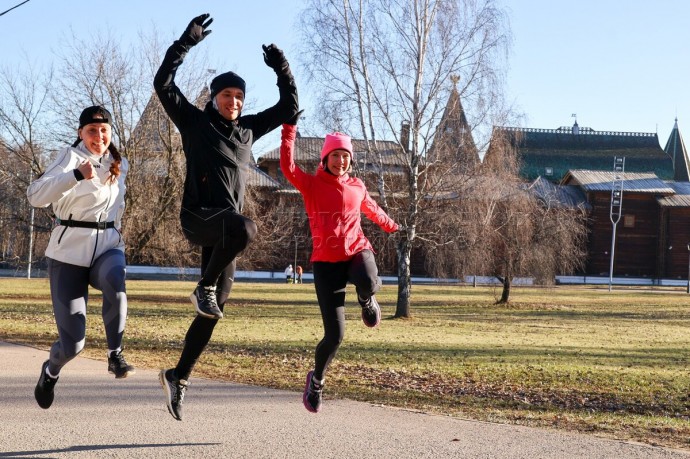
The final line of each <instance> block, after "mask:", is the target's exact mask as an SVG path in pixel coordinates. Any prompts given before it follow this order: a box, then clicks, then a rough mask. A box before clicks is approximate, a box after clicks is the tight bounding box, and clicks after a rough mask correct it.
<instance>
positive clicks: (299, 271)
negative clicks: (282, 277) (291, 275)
mask: <svg viewBox="0 0 690 459" xmlns="http://www.w3.org/2000/svg"><path fill="white" fill-rule="evenodd" d="M302 272H303V270H302V267H301V266H300V265H297V268H295V274H296V277H295V278H296V280H297V283H298V284H301V283H302Z"/></svg>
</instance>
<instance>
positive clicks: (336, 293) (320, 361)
mask: <svg viewBox="0 0 690 459" xmlns="http://www.w3.org/2000/svg"><path fill="white" fill-rule="evenodd" d="M348 282H350V283H351V284H354V286H355V290H356V292H357V295H359V296H361V297H362V298H369V297H370V296H371V295H373V294H375V293H376V292H378V291H379V289H380V288H381V279H380V278H379V276H378V269H377V267H376V261H375V260H374V254H373V253H372V252H371V251H370V250H363V251H361V252H359V253H358V254H356V255H355V256H354V257H352V258H351V259H350V260H349V261H341V262H337V263H329V262H323V261H317V262H314V287H315V288H316V298H317V299H318V301H319V308H320V309H321V318H322V319H323V330H324V335H323V338H322V339H321V341H320V342H319V344H318V345H317V346H316V353H315V356H314V357H315V365H314V378H315V379H318V380H323V379H324V376H325V375H326V370H327V369H328V366H329V365H330V363H331V361H332V360H333V358H334V357H335V355H336V353H337V352H338V348H339V347H340V343H342V341H343V337H344V336H345V287H346V285H347V283H348Z"/></svg>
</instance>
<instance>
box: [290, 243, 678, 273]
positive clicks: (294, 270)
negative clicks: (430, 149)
mask: <svg viewBox="0 0 690 459" xmlns="http://www.w3.org/2000/svg"><path fill="white" fill-rule="evenodd" d="M688 247H690V244H688ZM292 266H294V269H293V270H292V283H293V284H296V283H297V235H296V234H295V264H294V265H292Z"/></svg>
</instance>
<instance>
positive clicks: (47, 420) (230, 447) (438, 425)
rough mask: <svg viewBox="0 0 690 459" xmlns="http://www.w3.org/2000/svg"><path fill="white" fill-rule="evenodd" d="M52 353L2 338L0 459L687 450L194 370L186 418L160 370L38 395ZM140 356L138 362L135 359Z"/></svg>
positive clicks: (91, 370)
mask: <svg viewBox="0 0 690 459" xmlns="http://www.w3.org/2000/svg"><path fill="white" fill-rule="evenodd" d="M46 358H47V352H46V351H44V350H39V349H35V348H32V347H27V346H18V345H13V344H8V343H4V342H1V341H0V368H2V369H3V370H2V376H0V381H1V382H2V384H1V385H0V416H1V418H2V423H1V424H0V458H102V457H109V458H110V457H116V458H170V457H187V458H221V457H222V458H252V459H256V458H300V459H307V458H319V459H325V458H348V459H349V458H367V459H371V458H467V459H471V458H487V459H488V458H530V459H536V458H545V459H547V458H554V459H556V458H557V459H564V458H587V459H596V458H625V459H629V458H633V459H634V458H644V459H655V458H667V459H668V458H674V459H676V458H678V459H680V458H683V459H689V458H690V452H683V451H678V450H671V449H664V448H658V447H653V446H648V445H642V444H637V443H627V442H621V441H615V440H608V439H602V438H598V437H595V436H591V435H581V434H574V433H566V432H559V431H555V430H547V429H536V428H528V427H521V426H512V425H503V424H494V423H486V422H477V421H468V420H463V419H457V418H451V417H446V416H438V415H429V414H424V413H419V412H412V411H407V410H401V409H395V408H389V407H382V406H376V405H372V404H369V403H361V402H353V401H349V400H329V399H326V400H325V401H324V404H323V406H322V410H321V412H320V413H318V414H313V413H309V412H307V411H306V410H305V409H304V407H303V406H302V398H301V394H300V393H296V392H288V391H281V390H273V389H266V388H262V387H255V386H248V385H242V384H234V383H227V382H217V381H212V380H207V379H199V378H192V380H191V382H192V384H191V385H190V388H189V389H188V391H187V397H186V399H185V411H184V419H183V421H176V420H174V419H173V418H172V417H171V416H170V415H169V414H168V411H167V409H166V408H165V404H164V397H163V391H162V390H161V388H160V385H159V383H158V373H157V371H153V370H141V369H138V370H137V373H136V375H134V376H132V377H130V378H127V379H121V380H116V379H115V378H114V377H113V376H112V375H110V374H108V372H107V365H106V359H105V356H104V358H103V360H100V361H99V360H92V359H86V358H82V357H78V358H76V359H75V360H73V361H72V362H70V363H69V364H68V365H67V366H66V367H65V368H64V369H63V371H62V373H61V375H60V380H59V381H58V383H57V385H56V388H55V402H54V403H53V406H52V407H51V408H50V409H48V410H43V409H41V408H39V406H38V405H37V404H36V402H35V400H34V396H33V390H34V386H35V385H36V381H37V380H38V375H39V371H40V368H41V363H42V362H43V361H44V360H45V359H46ZM130 363H133V364H136V362H130Z"/></svg>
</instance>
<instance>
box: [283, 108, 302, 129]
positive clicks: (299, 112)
mask: <svg viewBox="0 0 690 459" xmlns="http://www.w3.org/2000/svg"><path fill="white" fill-rule="evenodd" d="M302 113H304V110H300V111H298V112H297V113H295V116H293V117H292V118H290V119H289V120H287V121H286V122H285V124H291V125H293V126H296V125H297V121H299V117H300V116H302Z"/></svg>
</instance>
